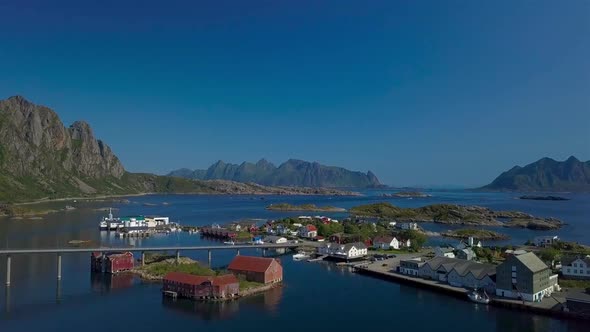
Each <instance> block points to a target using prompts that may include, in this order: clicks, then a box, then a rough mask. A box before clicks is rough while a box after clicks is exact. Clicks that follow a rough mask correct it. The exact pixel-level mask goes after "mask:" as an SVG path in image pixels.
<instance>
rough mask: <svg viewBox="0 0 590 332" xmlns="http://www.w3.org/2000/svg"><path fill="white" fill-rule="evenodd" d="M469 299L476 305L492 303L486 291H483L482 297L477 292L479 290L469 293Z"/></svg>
mask: <svg viewBox="0 0 590 332" xmlns="http://www.w3.org/2000/svg"><path fill="white" fill-rule="evenodd" d="M467 297H469V299H470V300H471V301H473V302H475V303H482V304H488V303H490V297H489V296H488V294H487V293H486V291H485V290H484V291H483V295H482V294H480V293H479V292H478V291H477V289H474V290H473V291H472V292H469V294H467Z"/></svg>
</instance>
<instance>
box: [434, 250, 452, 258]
mask: <svg viewBox="0 0 590 332" xmlns="http://www.w3.org/2000/svg"><path fill="white" fill-rule="evenodd" d="M453 251H454V249H453V248H451V247H444V248H441V247H436V248H434V257H448V258H455V253H454V252H453Z"/></svg>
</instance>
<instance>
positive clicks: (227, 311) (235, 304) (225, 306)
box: [162, 296, 240, 320]
mask: <svg viewBox="0 0 590 332" xmlns="http://www.w3.org/2000/svg"><path fill="white" fill-rule="evenodd" d="M162 305H163V307H164V308H166V309H171V310H174V311H178V312H182V313H185V314H189V315H196V316H198V317H200V318H201V319H204V320H225V319H229V318H231V317H232V316H234V315H235V314H236V313H237V312H238V311H239V308H240V305H239V301H238V300H234V301H223V302H204V301H192V300H189V299H180V298H179V299H176V300H174V299H172V298H169V297H165V296H162Z"/></svg>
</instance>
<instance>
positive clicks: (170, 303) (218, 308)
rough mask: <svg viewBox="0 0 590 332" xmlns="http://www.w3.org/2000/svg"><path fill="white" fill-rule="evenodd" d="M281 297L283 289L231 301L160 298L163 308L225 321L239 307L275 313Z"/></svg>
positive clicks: (277, 288) (279, 288)
mask: <svg viewBox="0 0 590 332" xmlns="http://www.w3.org/2000/svg"><path fill="white" fill-rule="evenodd" d="M282 297H283V287H282V286H281V287H276V288H273V289H270V290H268V291H265V292H263V293H260V294H255V295H252V296H248V297H244V298H241V299H238V300H231V301H220V302H211V301H192V300H189V299H184V298H179V299H176V300H174V299H172V298H170V297H165V296H163V297H162V305H163V306H164V307H165V308H168V309H172V310H177V311H180V312H183V313H186V314H190V315H196V316H198V317H200V318H201V319H204V320H225V319H229V318H231V317H233V316H234V315H235V314H237V313H238V311H239V309H240V307H242V308H244V309H248V310H250V309H259V310H261V311H264V312H265V313H275V312H277V310H278V308H279V304H280V302H281V299H282Z"/></svg>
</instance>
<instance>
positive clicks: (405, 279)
mask: <svg viewBox="0 0 590 332" xmlns="http://www.w3.org/2000/svg"><path fill="white" fill-rule="evenodd" d="M355 271H356V272H357V273H359V274H364V275H368V276H371V277H374V278H378V279H383V280H388V281H395V282H399V283H403V284H408V285H413V286H416V287H419V288H423V289H429V290H432V291H436V292H439V293H445V294H447V295H451V296H454V297H456V298H459V299H462V300H464V301H470V300H469V298H468V297H467V294H468V291H467V290H466V289H464V288H457V287H452V286H450V285H444V284H438V283H435V282H433V281H431V280H424V279H421V278H416V277H410V276H405V275H402V274H399V273H393V272H382V271H376V270H371V269H369V268H363V267H357V268H355ZM453 288H454V289H453ZM489 304H490V305H493V306H496V307H501V308H506V309H511V310H519V311H527V312H532V313H535V314H539V315H545V316H551V317H558V318H566V319H579V320H590V316H588V315H580V314H576V313H572V312H566V311H562V310H554V309H550V308H541V307H537V306H533V305H530V304H526V303H524V304H523V303H522V302H520V301H514V300H504V299H497V298H492V299H491V301H490V303H489Z"/></svg>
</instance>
